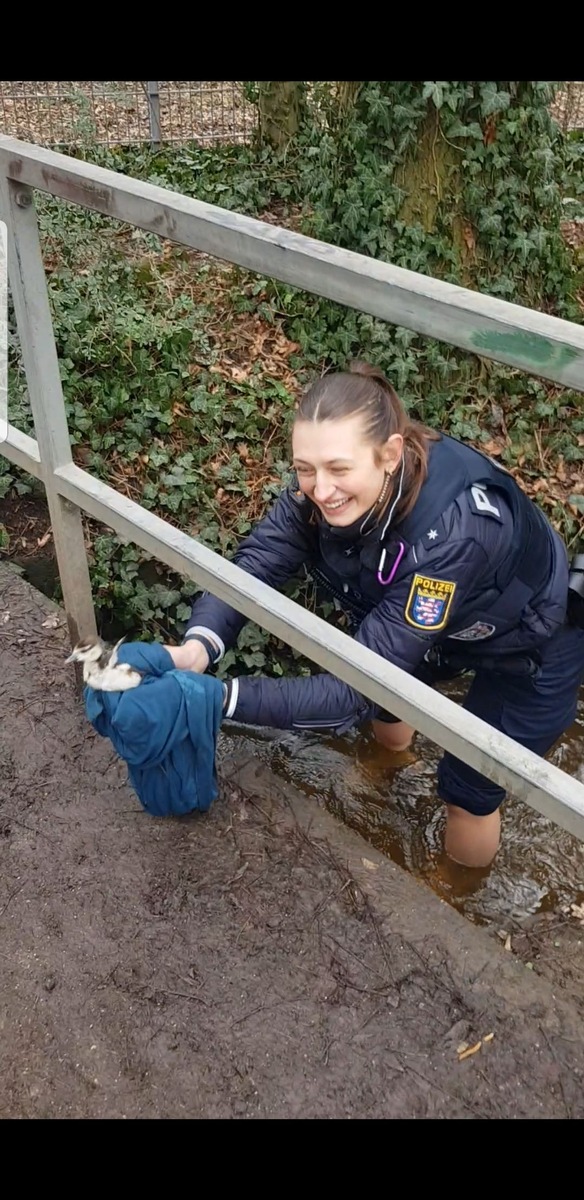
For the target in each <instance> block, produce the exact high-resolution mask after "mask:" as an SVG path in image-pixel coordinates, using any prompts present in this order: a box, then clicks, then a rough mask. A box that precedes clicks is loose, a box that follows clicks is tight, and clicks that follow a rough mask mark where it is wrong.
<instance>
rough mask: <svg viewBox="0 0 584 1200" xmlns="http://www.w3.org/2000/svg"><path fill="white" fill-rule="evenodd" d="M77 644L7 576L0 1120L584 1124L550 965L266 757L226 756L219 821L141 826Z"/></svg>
mask: <svg viewBox="0 0 584 1200" xmlns="http://www.w3.org/2000/svg"><path fill="white" fill-rule="evenodd" d="M66 653H67V642H66V630H65V626H64V621H63V616H62V613H61V612H60V610H58V609H56V608H55V606H54V605H52V604H51V602H50V601H49V600H47V599H46V598H45V597H44V596H42V595H41V594H40V593H38V592H36V591H34V590H33V589H32V588H31V587H30V586H29V585H28V584H27V583H25V582H23V580H22V579H21V578H20V577H19V576H17V575H15V574H14V573H13V571H12V570H11V569H10V568H8V567H6V566H0V713H1V724H0V781H1V782H0V787H1V792H0V796H1V799H0V968H1V970H0V1026H1V1031H2V1036H1V1038H0V1116H1V1117H3V1118H4V1119H36V1118H49V1119H57V1118H69V1119H88V1118H98V1119H106V1118H114V1119H123V1118H126V1119H136V1118H139V1119H151V1118H158V1119H170V1118H182V1119H193V1118H202V1119H210V1118H222V1119H230V1118H235V1119H240V1118H256V1119H257V1118H261V1119H281V1118H291V1119H297V1118H312V1119H316V1118H318V1119H321V1118H326V1119H331V1118H340V1119H363V1118H372V1117H373V1118H393V1119H407V1118H413V1117H415V1118H440V1119H454V1118H465V1119H489V1118H493V1119H497V1118H506V1119H517V1118H536V1119H567V1118H569V1119H578V1118H582V1117H583V1116H584V1090H583V1087H582V1072H583V1071H584V1026H583V1024H582V1011H581V1009H579V1002H580V1001H581V996H579V995H578V993H577V991H576V989H575V988H574V987H571V988H570V987H567V988H565V987H564V986H563V971H562V964H561V962H559V963H558V964H557V969H556V970H555V973H552V974H551V975H550V977H549V978H546V977H544V974H539V973H538V971H537V970H529V969H527V967H526V966H525V965H524V963H522V962H521V961H520V960H519V959H518V958H516V957H515V955H514V954H513V953H510V952H508V951H505V949H504V947H503V946H502V945H501V943H500V941H499V940H498V938H497V937H496V935H495V934H494V933H490V932H488V931H487V930H484V929H479V928H476V927H474V926H472V925H471V924H470V923H468V922H467V921H466V920H465V919H464V918H463V917H461V916H460V915H459V914H458V913H456V912H455V911H454V910H453V909H451V908H450V907H448V906H447V905H446V904H444V903H442V902H441V901H440V900H439V899H438V898H437V897H436V896H435V895H434V894H433V893H432V892H431V891H429V890H428V889H427V888H426V887H425V886H424V885H422V884H420V883H418V882H416V881H415V880H413V879H412V878H411V877H409V876H408V875H406V874H405V873H404V872H402V871H401V870H399V869H398V868H397V867H395V866H394V865H393V864H392V863H390V862H389V861H388V860H386V859H384V858H383V857H382V856H381V855H379V854H377V853H376V852H375V851H373V850H371V849H370V848H369V847H368V846H367V844H366V843H365V842H363V841H361V840H360V838H359V837H357V836H356V835H355V834H354V833H351V832H349V831H348V830H346V829H345V828H343V827H342V826H341V825H340V824H338V823H337V822H336V821H335V820H334V818H333V817H331V816H330V815H329V814H328V813H326V812H325V811H323V810H321V809H320V807H319V806H318V804H316V803H311V802H309V801H308V800H307V799H306V798H304V797H301V796H300V795H299V794H297V793H296V792H295V791H294V790H293V789H292V788H290V787H288V786H284V785H283V784H282V782H281V781H280V780H278V779H276V778H275V777H274V776H273V775H271V774H270V772H269V771H267V770H266V769H265V768H264V767H263V766H262V765H260V764H259V763H257V761H254V760H250V759H248V760H247V761H241V760H240V761H236V760H233V759H226V758H225V756H222V757H221V758H220V774H221V792H220V796H219V798H218V800H217V801H216V802H215V804H214V805H213V807H212V809H211V811H210V813H209V814H207V815H205V816H193V817H188V818H183V819H181V820H172V819H167V820H158V819H153V818H151V817H149V816H148V815H147V814H146V813H144V812H143V811H142V809H141V807H140V804H139V802H138V800H137V798H136V796H135V795H134V793H133V792H132V790H131V789H130V787H129V786H128V785H127V783H126V772H125V767H124V766H123V764H122V763H121V762H120V761H119V760H117V759H116V756H115V755H114V753H113V751H112V748H111V746H110V745H109V743H107V742H105V741H103V740H102V739H100V738H99V737H98V736H97V735H96V734H95V733H94V731H93V730H92V728H91V726H89V724H88V723H87V721H86V718H85V715H84V712H83V708H82V705H81V701H80V699H79V696H78V694H77V692H76V687H75V681H74V678H73V677H72V675H71V673H70V671H71V669H70V668H65V667H64V666H63V660H64V657H65V655H66ZM570 935H571V937H572V939H573V946H572V950H573V953H574V954H578V953H579V954H580V962H581V961H582V950H581V941H580V939H579V936H578V935H579V930H578V925H577V923H576V924H575V925H573V926H572V927H571V930H570ZM529 936H530V937H533V936H535V934H533V933H531V934H529ZM537 936H538V937H540V938H541V936H542V935H541V934H539V933H538V935H537ZM578 946H579V947H580V949H579V950H578ZM551 961H552V960H551V959H548V960H546V962H547V969H548V972H549V964H550V962H551ZM573 978H574V976H573V974H572V975H570V976H569V980H568V981H570V980H571V981H572V982H573ZM491 1034H492V1035H493V1036H492V1037H490V1035H491ZM483 1039H486V1040H483ZM479 1042H480V1043H481V1045H480V1049H479V1050H477V1051H476V1053H473V1054H470V1055H469V1056H468V1057H467V1058H463V1059H462V1060H461V1059H460V1053H459V1051H460V1047H461V1046H462V1045H464V1044H465V1043H466V1045H467V1046H468V1048H469V1049H470V1050H472V1049H473V1048H474V1047H475V1046H476V1045H477V1044H478V1043H479Z"/></svg>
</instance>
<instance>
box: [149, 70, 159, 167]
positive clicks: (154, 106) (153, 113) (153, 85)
mask: <svg viewBox="0 0 584 1200" xmlns="http://www.w3.org/2000/svg"><path fill="white" fill-rule="evenodd" d="M146 91H147V95H148V119H149V121H150V145H151V146H152V149H153V150H158V149H159V147H160V144H161V142H162V134H161V132H160V93H159V91H158V80H157V79H154V80H150V81H149V82H147V84H146Z"/></svg>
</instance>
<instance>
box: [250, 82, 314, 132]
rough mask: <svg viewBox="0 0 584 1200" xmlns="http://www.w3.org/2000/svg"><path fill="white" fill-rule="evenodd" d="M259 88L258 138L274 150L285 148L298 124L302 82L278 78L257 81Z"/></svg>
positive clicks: (302, 102) (302, 90)
mask: <svg viewBox="0 0 584 1200" xmlns="http://www.w3.org/2000/svg"><path fill="white" fill-rule="evenodd" d="M259 92H260V97H259V108H260V137H261V141H262V142H263V143H266V142H267V143H268V144H269V145H271V146H275V147H276V149H277V150H285V149H286V148H287V147H288V146H289V145H290V142H291V141H292V140H293V138H294V137H295V136H296V134H297V133H298V129H299V126H300V120H301V115H302V109H303V105H304V83H298V82H294V81H292V82H291V81H289V80H279V79H276V80H272V81H271V82H270V81H261V82H260V85H259Z"/></svg>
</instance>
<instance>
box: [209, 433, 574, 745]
mask: <svg viewBox="0 0 584 1200" xmlns="http://www.w3.org/2000/svg"><path fill="white" fill-rule="evenodd" d="M383 519H384V518H383V517H382V518H381V520H380V521H379V523H378V524H377V525H376V526H375V527H374V528H373V529H371V530H370V531H369V532H367V533H366V534H365V535H362V534H360V532H359V530H360V527H361V524H362V521H357V522H356V523H355V525H354V526H352V527H351V528H349V529H343V528H332V527H331V526H329V525H328V524H327V523H326V522H325V521H324V520H323V518H322V516H321V515H320V513H319V511H318V510H317V508H316V506H315V505H314V504H313V503H312V502H311V501H310V500H308V499H307V498H306V497H304V496H303V495H302V493H300V492H299V491H298V489H297V487H296V488H295V487H294V486H290V487H289V488H288V489H287V490H285V491H284V492H283V493H282V495H281V496H280V497H279V499H278V500H277V501H276V504H275V505H274V507H273V508H272V510H271V511H270V512H269V513H268V515H267V516H266V517H265V518H264V519H263V520H262V521H260V522H259V524H258V525H257V526H256V528H255V529H254V530H253V532H252V533H251V535H250V536H249V537H248V538H246V539H245V541H244V542H243V543H242V544H241V545H240V547H239V548H238V550H237V552H236V554H235V555H234V560H233V561H234V562H236V563H237V564H238V566H240V567H241V568H242V569H243V570H245V571H248V572H249V573H250V574H251V575H253V576H255V578H256V579H260V580H262V581H263V582H265V583H267V584H270V585H271V586H272V587H275V588H279V587H282V586H283V584H284V583H285V582H286V581H287V580H288V579H289V578H290V577H292V576H293V575H295V574H296V573H297V572H298V571H299V569H300V568H301V567H303V566H304V567H305V568H306V569H307V571H308V573H309V574H310V575H311V576H312V577H313V578H314V579H315V580H316V581H317V583H318V584H320V585H321V587H323V588H325V589H326V591H327V592H328V593H329V595H332V596H333V597H334V598H335V599H336V600H337V601H338V602H339V604H340V605H341V607H342V608H343V609H344V610H345V611H346V612H347V613H348V614H349V616H350V617H351V619H352V622H353V625H354V627H355V637H356V639H357V641H359V642H362V643H363V645H365V646H368V647H369V648H370V649H371V650H375V651H376V652H377V653H378V654H380V655H382V657H384V658H386V659H388V661H389V662H391V663H394V664H395V665H396V666H398V667H401V668H402V669H403V670H405V671H409V672H410V673H412V674H415V673H416V671H417V670H420V669H421V667H422V665H423V662H424V658H425V656H426V655H427V654H428V651H429V649H430V647H432V646H439V647H441V649H442V651H445V652H446V654H448V652H452V650H456V653H457V656H458V658H459V659H462V661H465V660H466V661H468V665H469V667H472V666H473V663H474V662H476V657H477V653H478V652H479V651H480V656H481V660H482V662H483V664H484V663H485V662H488V661H491V662H493V663H496V662H498V663H499V664H500V665H502V662H503V660H504V659H505V658H507V659H508V660H509V659H510V657H512V656H517V655H518V654H526V653H536V652H537V647H538V646H541V645H542V643H544V642H545V640H546V639H547V638H549V637H551V636H552V635H553V634H554V633H555V631H556V630H557V629H558V628H559V627H560V626H561V625H562V624H563V623H564V621H565V619H566V606H567V596H568V557H567V552H566V548H565V546H564V544H563V542H562V541H561V539H560V538H559V537H558V535H557V534H556V532H555V530H554V529H553V528H552V526H551V525H550V524H549V522H548V521H547V519H546V518H545V516H544V514H543V513H542V512H541V511H540V509H539V508H538V507H537V506H536V505H535V504H534V503H533V502H532V501H531V500H530V499H529V498H528V497H527V496H526V495H525V494H524V493H523V492H522V491H521V489H520V488H519V486H518V485H517V484H516V483H515V480H514V479H513V477H512V476H511V475H510V474H509V473H508V472H507V471H505V470H504V469H503V468H501V467H500V466H499V465H498V464H497V463H495V462H493V461H492V460H491V459H490V458H488V457H487V456H486V455H483V454H482V453H480V452H479V451H476V450H474V449H473V448H472V447H470V446H465V445H464V444H463V443H461V442H458V441H456V440H454V439H452V438H449V437H446V436H442V437H441V438H440V440H439V441H437V442H431V443H430V445H429V463H428V475H427V478H426V481H425V483H424V485H423V487H422V489H421V491H420V495H419V497H418V500H417V502H416V504H415V506H414V509H413V511H412V512H411V513H410V514H409V515H408V516H407V517H406V518H405V519H404V520H403V521H400V522H399V523H398V524H395V525H392V526H391V527H390V528H389V529H388V530H387V531H385V530H384V527H383ZM245 621H246V618H245V617H244V616H242V615H241V614H240V613H238V612H236V611H235V609H233V608H231V607H229V605H227V604H225V603H224V602H223V601H221V600H218V599H217V598H215V597H214V596H212V595H211V594H210V593H208V592H205V593H203V595H202V596H200V597H199V598H198V599H197V600H196V602H195V603H194V606H193V609H192V614H191V618H190V621H189V626H188V629H191V630H193V631H194V630H195V629H199V630H207V631H208V632H212V633H214V634H215V636H216V638H217V639H218V640H219V642H220V644H221V645H222V648H223V647H224V648H228V647H230V646H232V645H233V644H234V643H235V641H236V639H237V637H238V634H239V632H240V630H241V629H242V627H243V625H244V624H245ZM188 629H187V633H188ZM231 696H232V700H231V702H230V704H229V706H228V708H227V716H229V717H232V718H233V719H235V720H236V721H242V722H244V723H248V724H258V725H271V726H272V727H275V728H288V729H291V728H319V727H323V728H325V727H327V728H336V729H337V730H339V731H341V730H344V729H348V728H350V727H351V726H353V725H356V724H361V723H362V722H363V721H365V720H367V719H370V718H371V717H372V716H375V714H376V712H378V711H379V710H378V709H376V708H375V707H374V706H373V705H372V704H371V703H370V702H369V701H368V700H366V699H365V698H364V697H363V696H361V695H360V694H359V693H358V692H356V691H354V690H353V689H352V688H350V687H349V686H348V685H347V684H345V683H343V682H342V681H340V680H338V679H336V678H335V677H333V676H331V675H328V674H324V673H323V674H316V675H314V676H311V677H309V678H302V679H282V680H276V679H264V678H240V679H239V680H238V681H237V682H236V684H235V685H234V686H233V687H232V691H231Z"/></svg>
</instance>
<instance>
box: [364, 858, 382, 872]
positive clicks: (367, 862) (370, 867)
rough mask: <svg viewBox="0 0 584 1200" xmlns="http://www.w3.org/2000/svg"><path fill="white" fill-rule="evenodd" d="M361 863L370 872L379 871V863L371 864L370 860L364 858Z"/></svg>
mask: <svg viewBox="0 0 584 1200" xmlns="http://www.w3.org/2000/svg"><path fill="white" fill-rule="evenodd" d="M361 862H362V863H363V866H364V867H366V868H367V870H368V871H377V870H379V863H374V862H371V859H370V858H362V859H361Z"/></svg>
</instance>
